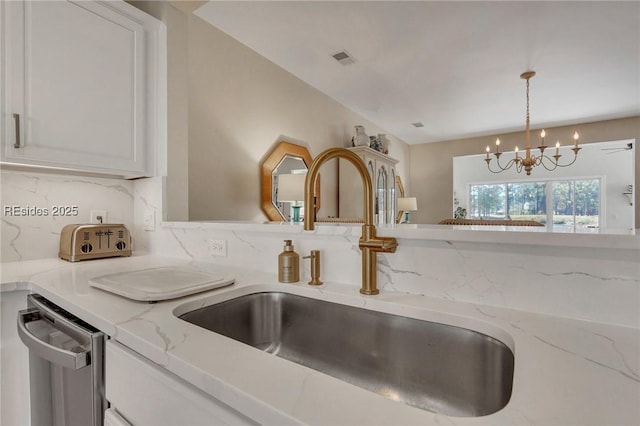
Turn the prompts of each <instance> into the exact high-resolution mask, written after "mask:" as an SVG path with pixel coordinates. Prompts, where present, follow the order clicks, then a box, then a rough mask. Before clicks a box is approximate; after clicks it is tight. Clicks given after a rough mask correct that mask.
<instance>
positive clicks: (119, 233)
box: [58, 223, 131, 262]
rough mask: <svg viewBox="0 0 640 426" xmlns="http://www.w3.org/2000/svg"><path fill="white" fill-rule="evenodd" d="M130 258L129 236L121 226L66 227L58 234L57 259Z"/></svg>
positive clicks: (72, 260) (78, 225)
mask: <svg viewBox="0 0 640 426" xmlns="http://www.w3.org/2000/svg"><path fill="white" fill-rule="evenodd" d="M116 256H131V235H130V234H129V230H128V229H127V228H126V227H125V226H124V225H122V224H111V223H110V224H92V225H81V224H76V225H67V226H65V227H64V228H62V232H61V233H60V251H59V253H58V257H60V258H61V259H64V260H68V261H69V262H78V261H80V260H88V259H101V258H104V257H116Z"/></svg>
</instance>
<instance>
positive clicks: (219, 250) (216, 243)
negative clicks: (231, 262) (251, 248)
mask: <svg viewBox="0 0 640 426" xmlns="http://www.w3.org/2000/svg"><path fill="white" fill-rule="evenodd" d="M209 253H211V254H212V255H213V256H218V257H227V240H210V241H209Z"/></svg>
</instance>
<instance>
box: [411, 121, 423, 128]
mask: <svg viewBox="0 0 640 426" xmlns="http://www.w3.org/2000/svg"><path fill="white" fill-rule="evenodd" d="M411 124H413V127H424V124H422V122H420V121H418V122H417V123H411Z"/></svg>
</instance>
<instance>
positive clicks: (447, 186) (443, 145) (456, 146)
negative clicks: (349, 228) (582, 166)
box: [409, 117, 640, 227]
mask: <svg viewBox="0 0 640 426" xmlns="http://www.w3.org/2000/svg"><path fill="white" fill-rule="evenodd" d="M576 129H577V130H578V131H579V132H580V141H581V143H589V142H605V141H613V140H620V139H636V141H638V140H640V117H631V118H624V119H619V120H608V121H599V122H595V123H586V124H580V125H576V126H564V127H555V128H548V129H546V132H547V138H546V140H547V141H555V140H556V139H559V140H561V141H565V144H567V143H570V142H571V141H572V140H573V139H572V135H573V132H574V131H575V130H576ZM536 134H537V132H536ZM496 137H499V138H500V141H501V143H502V145H501V146H502V147H503V149H504V150H505V151H509V150H511V149H512V148H513V147H514V146H515V145H520V146H522V145H523V142H522V141H523V140H524V132H516V133H508V134H500V135H493V136H483V137H477V138H469V139H458V140H451V141H445V142H437V143H429V144H421V145H412V146H411V147H410V155H409V157H410V162H409V170H410V181H411V184H412V185H411V196H414V197H417V198H418V209H419V210H418V211H417V212H414V213H412V215H411V217H412V222H415V223H437V222H439V221H440V220H442V219H445V218H449V217H451V216H452V203H453V201H452V200H453V157H457V156H460V155H472V154H483V153H484V152H485V148H486V146H487V145H491V146H492V149H493V144H494V141H495V139H496ZM534 140H535V139H534ZM639 157H640V149H638V147H637V146H636V147H635V164H636V174H635V189H636V200H635V203H634V204H635V215H636V218H640V208H639V207H638V190H637V188H638V184H639V180H640V173H638V167H639V166H640V158H639ZM578 161H579V159H578ZM478 167H486V165H485V164H484V163H482V164H479V165H478ZM534 173H535V171H534ZM638 222H639V221H638V220H637V219H636V227H638Z"/></svg>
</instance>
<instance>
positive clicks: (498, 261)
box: [134, 178, 640, 328]
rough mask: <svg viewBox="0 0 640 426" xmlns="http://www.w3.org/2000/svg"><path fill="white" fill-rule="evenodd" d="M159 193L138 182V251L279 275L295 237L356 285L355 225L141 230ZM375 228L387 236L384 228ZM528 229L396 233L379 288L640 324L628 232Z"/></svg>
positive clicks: (326, 274) (639, 277) (635, 260)
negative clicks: (513, 237) (575, 240)
mask: <svg viewBox="0 0 640 426" xmlns="http://www.w3.org/2000/svg"><path fill="white" fill-rule="evenodd" d="M161 193H162V180H161V179H159V178H153V179H145V180H138V181H136V182H135V203H136V208H135V209H134V210H135V218H134V222H135V226H134V230H135V233H134V237H135V238H136V240H137V247H138V249H139V250H144V251H148V252H149V253H153V254H158V255H165V256H176V257H187V258H191V259H193V260H196V261H207V262H214V263H218V264H224V265H232V266H242V267H247V268H251V269H258V270H263V271H267V272H274V273H275V272H276V271H277V256H278V254H279V253H280V252H281V251H282V246H283V241H282V240H283V239H292V240H293V242H294V245H295V249H296V251H297V252H298V253H299V254H300V255H301V256H302V255H308V254H309V252H310V251H311V250H320V251H321V253H322V261H321V272H322V273H321V278H322V279H323V280H324V281H335V282H340V283H346V284H351V285H353V286H354V292H357V291H358V288H359V286H360V279H361V278H360V271H361V257H360V250H359V248H358V238H359V236H360V232H359V229H358V228H357V227H348V226H346V227H345V226H334V227H331V226H323V227H322V230H318V231H317V232H305V231H302V229H301V227H300V226H291V225H288V224H269V225H255V224H242V223H234V224H230V223H229V224H225V223H206V222H203V223H194V222H185V223H165V224H162V225H159V224H158V226H157V227H156V231H154V232H149V231H143V230H142V229H143V228H142V226H141V224H142V221H143V214H144V213H143V211H144V210H145V209H147V210H154V211H158V212H159V211H161V210H160V207H161V204H162V197H161ZM156 217H157V218H159V217H160V215H159V214H158V215H156ZM458 232H465V231H458ZM472 232H473V231H472ZM379 233H380V234H381V235H384V230H380V232H379ZM529 237H530V236H528V235H527V234H526V233H523V234H522V242H520V243H518V244H505V243H498V242H492V241H460V240H459V239H458V240H455V241H454V240H448V239H446V238H445V239H423V238H399V239H398V242H399V246H398V249H397V251H396V253H393V254H381V255H378V271H379V273H378V286H379V287H380V288H382V289H385V290H391V291H398V292H407V293H413V294H423V295H425V296H431V297H438V298H443V299H449V300H456V301H462V302H472V303H478V304H483V305H491V306H499V307H506V308H512V309H518V310H524V311H530V312H537V313H542V314H549V315H556V316H562V317H569V318H577V319H584V320H590V321H597V322H603V323H610V324H618V325H625V326H630V327H635V328H640V303H639V301H640V245H637V244H635V243H636V242H637V237H632V236H625V237H621V238H626V240H625V241H627V242H628V240H629V238H632V239H633V240H632V244H631V248H629V245H627V246H625V248H616V245H615V244H613V245H611V244H610V245H609V246H608V247H588V246H585V247H582V246H580V244H573V245H572V246H563V245H549V246H547V245H543V244H539V243H537V244H527V243H526V241H527V238H529ZM550 237H553V235H550ZM592 237H597V236H592ZM588 238H591V237H588ZM214 239H220V240H224V241H226V244H227V256H226V257H214V256H213V255H212V254H211V252H210V250H209V245H210V242H211V240H214ZM596 241H597V240H596ZM302 266H303V267H302V273H301V275H302V276H301V283H305V282H307V281H308V280H309V278H310V270H309V263H308V261H302ZM363 297H371V296H363Z"/></svg>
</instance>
